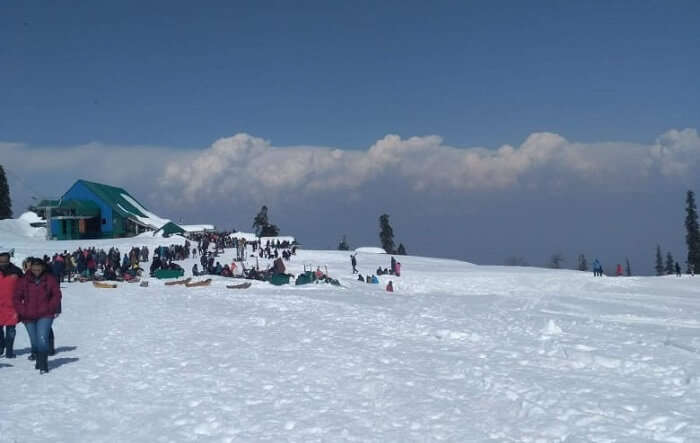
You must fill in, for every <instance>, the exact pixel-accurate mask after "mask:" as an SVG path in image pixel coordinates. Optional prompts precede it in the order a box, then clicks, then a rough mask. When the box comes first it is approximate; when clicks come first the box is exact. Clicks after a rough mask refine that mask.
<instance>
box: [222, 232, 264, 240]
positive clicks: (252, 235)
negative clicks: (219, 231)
mask: <svg viewBox="0 0 700 443" xmlns="http://www.w3.org/2000/svg"><path fill="white" fill-rule="evenodd" d="M229 237H231V238H244V239H245V241H247V242H254V241H258V236H257V235H255V233H254V232H234V233H233V234H230V235H229Z"/></svg>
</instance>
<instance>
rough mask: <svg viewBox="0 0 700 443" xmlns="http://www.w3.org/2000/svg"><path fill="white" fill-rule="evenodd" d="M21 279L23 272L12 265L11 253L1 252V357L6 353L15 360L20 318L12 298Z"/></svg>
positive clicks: (7, 356)
mask: <svg viewBox="0 0 700 443" xmlns="http://www.w3.org/2000/svg"><path fill="white" fill-rule="evenodd" d="M21 278H22V270H21V269H20V268H18V267H17V266H15V265H13V264H12V263H10V253H9V252H5V251H3V252H0V355H2V354H3V352H4V353H5V357H6V358H15V352H14V343H15V334H16V328H15V326H16V325H17V319H18V318H17V311H16V310H15V306H14V304H13V302H12V298H13V296H14V293H15V289H16V287H17V283H18V282H19V280H20V279H21ZM3 329H4V333H3Z"/></svg>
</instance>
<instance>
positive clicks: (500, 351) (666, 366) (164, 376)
mask: <svg viewBox="0 0 700 443" xmlns="http://www.w3.org/2000/svg"><path fill="white" fill-rule="evenodd" d="M0 232H1V231H0ZM135 240H136V241H142V240H143V239H126V240H115V241H108V243H109V244H115V243H116V244H118V245H119V246H120V248H121V247H124V248H125V247H126V246H127V245H129V244H131V243H133V242H134V241H135ZM147 240H148V241H153V242H156V243H169V242H170V239H147ZM4 243H8V244H7V245H5V244H4ZM74 243H75V242H70V243H69V242H53V243H50V242H43V241H39V240H36V239H34V240H26V241H24V242H21V241H19V240H12V239H10V238H8V237H7V236H5V237H3V236H2V234H0V244H3V246H9V247H15V248H17V250H18V251H20V254H25V255H29V254H35V255H39V253H41V254H42V255H43V253H44V252H51V251H54V250H63V249H70V248H72V247H74ZM93 243H94V242H88V243H87V244H93ZM98 243H99V244H102V242H98ZM58 245H60V246H58ZM64 245H65V246H64ZM122 245H124V246H122ZM349 254H350V253H348V252H337V251H303V250H302V251H299V253H298V255H297V256H296V257H294V258H293V259H292V262H291V264H290V265H289V268H290V271H291V272H293V273H298V272H300V271H301V270H302V268H303V266H304V265H305V264H306V265H307V266H309V265H311V266H313V269H316V266H321V267H322V269H325V267H326V266H327V269H328V272H329V273H330V275H331V276H333V277H336V278H338V279H339V280H340V281H341V283H342V285H343V287H341V288H337V287H333V286H328V285H307V286H303V287H294V286H282V287H275V286H272V285H269V284H267V283H262V282H253V286H252V287H251V288H250V289H247V290H232V289H226V287H225V285H226V284H227V283H228V284H230V283H238V282H240V280H235V281H232V280H226V279H219V278H215V280H214V282H213V284H212V286H211V287H208V288H189V289H188V288H185V287H179V286H175V287H166V286H164V285H163V282H161V281H158V280H154V279H150V281H149V283H150V286H149V287H147V288H142V287H139V286H138V285H135V284H120V285H119V287H118V288H117V289H96V288H94V287H93V286H92V285H90V284H86V283H85V284H81V283H71V284H63V288H64V289H63V294H64V302H63V314H62V315H61V316H60V317H59V318H58V319H57V320H56V322H55V331H56V343H57V347H58V351H59V352H58V354H57V355H56V356H55V357H53V358H51V359H50V363H49V365H50V367H51V368H52V370H51V372H50V373H49V374H48V375H45V376H40V375H39V374H38V373H37V372H36V371H35V370H34V369H33V362H30V361H28V360H27V359H26V357H27V354H28V352H29V350H28V340H27V334H26V332H25V331H24V329H23V327H22V326H19V327H18V334H17V335H18V337H17V349H18V354H19V355H18V358H17V359H15V360H7V359H4V358H1V359H0V393H2V394H0V397H1V398H0V441H2V442H6V441H7V442H44V441H66V442H68V441H70V442H78V441H80V442H114V441H130V442H132V441H134V442H171V441H173V442H181V441H213V442H220V441H221V442H227V441H271V442H279V441H304V442H306V441H363V442H364V441H381V442H386V441H401V442H403V441H440V440H444V441H455V442H483V441H496V442H588V441H593V442H656V441H658V442H688V443H690V442H698V441H700V337H698V335H699V333H700V316H699V314H700V277H697V278H690V277H685V276H684V277H683V278H675V277H661V278H656V277H630V278H594V277H592V276H591V275H590V274H589V273H580V272H574V271H565V270H561V271H555V270H546V269H536V268H506V267H487V266H475V265H471V264H468V263H464V262H459V261H451V260H440V259H430V258H421V257H400V261H401V262H402V274H403V275H402V276H401V277H400V278H394V277H390V276H382V277H380V280H381V284H380V285H370V284H366V283H361V282H359V281H356V280H355V278H354V277H353V276H352V274H351V272H350V270H351V267H350V258H349ZM234 256H235V251H234V250H227V253H226V255H225V257H224V258H223V259H222V260H221V262H222V263H227V262H230V259H231V258H233V257H234ZM357 260H358V268H359V269H360V271H361V272H362V273H363V274H365V273H366V272H371V273H373V272H374V270H376V268H377V267H378V266H380V265H381V266H382V267H388V266H389V256H386V255H381V254H370V253H358V255H357ZM193 262H194V261H189V262H186V263H185V266H184V267H185V269H188V270H189V269H190V268H191V265H192V263H193ZM251 262H252V263H254V260H252V261H249V264H250V263H251ZM188 274H189V272H188ZM388 280H393V282H394V287H395V290H396V292H394V293H387V292H386V291H384V289H383V288H384V286H385V285H386V283H387V281H388Z"/></svg>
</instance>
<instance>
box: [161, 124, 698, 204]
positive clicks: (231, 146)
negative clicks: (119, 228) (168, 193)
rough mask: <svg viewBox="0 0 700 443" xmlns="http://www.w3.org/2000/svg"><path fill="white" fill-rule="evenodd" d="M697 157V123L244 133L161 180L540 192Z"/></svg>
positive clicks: (652, 171) (189, 195) (200, 187)
mask: <svg viewBox="0 0 700 443" xmlns="http://www.w3.org/2000/svg"><path fill="white" fill-rule="evenodd" d="M698 162H700V137H699V136H698V133H697V131H696V130H694V129H685V130H682V131H678V130H671V131H668V132H666V133H665V134H663V135H661V136H660V137H659V138H658V139H657V140H656V142H655V143H653V144H650V145H642V144H633V143H624V142H605V143H589V144H586V143H575V142H570V141H568V140H567V139H565V138H564V137H562V136H560V135H557V134H553V133H547V132H542V133H535V134H532V135H530V136H529V137H527V139H526V140H525V141H524V142H523V143H522V144H521V145H520V146H510V145H505V146H501V147H499V148H497V149H486V148H483V147H474V148H460V147H453V146H449V145H446V144H444V143H443V140H442V138H441V137H439V136H435V135H431V136H425V137H411V138H408V139H402V138H401V137H399V136H397V135H387V136H385V137H384V138H382V139H381V140H378V141H377V142H376V143H374V144H373V145H372V146H370V147H369V149H367V150H364V151H357V150H342V149H338V148H329V147H315V146H287V147H284V146H273V145H272V144H271V143H270V142H269V141H266V140H264V139H261V138H257V137H253V136H251V135H248V134H237V135H235V136H233V137H228V138H222V139H219V140H217V141H216V142H215V143H214V144H213V145H212V146H211V147H210V148H207V149H205V150H203V151H201V152H199V153H198V154H197V155H196V156H195V158H194V160H193V161H191V162H183V161H181V160H179V159H174V160H172V161H170V162H168V164H167V166H166V167H165V170H164V173H163V175H162V176H161V177H160V180H159V185H160V186H161V187H162V188H165V189H171V190H176V191H178V192H179V194H180V195H181V196H182V197H183V198H184V199H185V200H188V201H193V200H195V199H197V197H198V196H201V195H231V194H237V195H241V194H244V195H248V196H250V197H255V196H258V195H274V194H275V193H279V192H282V191H285V192H288V191H295V192H302V193H313V192H333V191H340V190H345V191H347V190H354V189H358V188H361V187H363V186H365V185H371V184H372V183H373V182H375V181H377V180H380V179H383V178H388V177H391V178H392V179H395V180H400V181H401V182H402V183H403V184H405V185H406V187H407V188H408V189H411V190H413V191H438V192H440V191H449V192H468V191H477V190H485V191H488V190H502V189H507V188H511V187H526V188H530V189H538V188H542V187H547V186H566V185H567V184H572V183H577V184H580V183H584V184H591V185H597V186H608V185H630V184H631V185H634V186H636V185H638V184H640V183H643V182H644V181H645V180H648V179H649V177H650V176H659V177H663V178H667V179H684V178H686V177H687V176H688V174H690V172H691V171H692V170H693V167H694V166H696V165H697V164H698Z"/></svg>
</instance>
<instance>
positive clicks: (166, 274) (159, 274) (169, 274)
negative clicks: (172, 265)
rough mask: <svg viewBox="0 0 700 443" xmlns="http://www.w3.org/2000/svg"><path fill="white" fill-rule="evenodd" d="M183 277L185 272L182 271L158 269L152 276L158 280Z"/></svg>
mask: <svg viewBox="0 0 700 443" xmlns="http://www.w3.org/2000/svg"><path fill="white" fill-rule="evenodd" d="M183 275H185V270H184V269H158V270H157V271H156V272H154V273H153V276H154V277H155V278H158V279H161V280H162V279H165V278H178V277H182V276H183Z"/></svg>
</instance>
